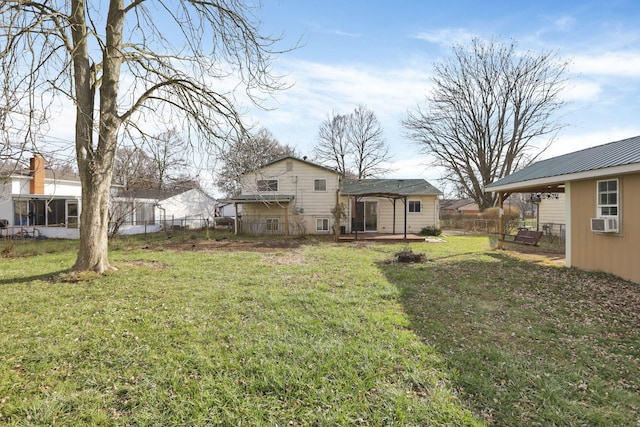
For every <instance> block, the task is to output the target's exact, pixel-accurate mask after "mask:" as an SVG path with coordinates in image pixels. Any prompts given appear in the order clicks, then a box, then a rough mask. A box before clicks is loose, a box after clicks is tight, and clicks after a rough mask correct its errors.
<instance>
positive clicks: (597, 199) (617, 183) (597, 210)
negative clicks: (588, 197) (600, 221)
mask: <svg viewBox="0 0 640 427" xmlns="http://www.w3.org/2000/svg"><path fill="white" fill-rule="evenodd" d="M609 181H615V182H616V204H615V205H609V204H600V183H601V182H609ZM614 206H615V208H616V212H617V213H616V215H603V214H602V209H601V208H603V207H614ZM620 207H621V204H620V180H619V179H618V178H611V179H601V180H598V181H596V217H598V218H620V211H621V209H620Z"/></svg>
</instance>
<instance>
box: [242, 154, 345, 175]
mask: <svg viewBox="0 0 640 427" xmlns="http://www.w3.org/2000/svg"><path fill="white" fill-rule="evenodd" d="M286 160H296V161H298V162H301V163H304V164H307V165H309V166H314V167H316V168H320V169H324V170H326V171H329V172H333V173H335V174H338V175H340V172H338V171H337V170H335V169H333V168H330V167H327V166H324V165H321V164H319V163H314V162H311V161H309V160H307V159H306V157H305V158H304V159H300V158H298V157H295V156H284V157H280V158H277V159H275V160H273V161H271V162H269V163H265V164H264V165H262V166H260V167H259V168H258V169H263V168H265V167H267V166H271V165H274V164H276V163H280V162H283V161H286ZM251 172H255V171H251ZM251 172H248V173H251Z"/></svg>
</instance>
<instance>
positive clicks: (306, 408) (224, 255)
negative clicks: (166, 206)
mask: <svg viewBox="0 0 640 427" xmlns="http://www.w3.org/2000/svg"><path fill="white" fill-rule="evenodd" d="M208 237H210V240H207V239H205V238H204V237H203V236H199V235H193V234H190V235H187V234H185V235H181V236H174V238H172V239H170V240H167V238H166V236H162V235H155V236H151V235H150V236H147V237H145V238H142V240H141V238H124V239H118V240H116V241H115V242H113V243H112V249H111V254H110V259H111V262H112V263H113V264H114V265H115V266H116V267H118V269H119V270H118V271H115V272H111V273H109V274H106V275H104V276H97V275H90V274H89V275H75V274H70V273H69V271H68V269H69V268H70V267H71V266H72V265H73V262H74V260H75V252H74V251H75V248H76V247H77V244H76V243H74V242H59V241H57V242H56V241H41V242H30V243H22V242H20V243H19V245H23V246H18V244H16V245H15V246H14V247H13V248H12V250H11V252H9V251H5V252H3V254H4V257H3V258H0V265H1V269H0V286H1V287H2V292H1V293H0V424H4V425H16V426H17V425H20V426H22V425H105V426H111V425H114V426H117V425H185V426H187V425H189V426H190V425H224V426H227V425H305V426H306V425H318V426H319V425H323V426H324V425H327V426H330V425H371V426H380V425H393V426H395V425H401V426H405V425H406V426H414V425H482V424H495V425H523V424H528V425H536V424H539V425H549V424H561V425H585V424H586V425H636V424H637V423H638V421H639V420H640V415H639V413H640V398H639V397H638V396H639V392H640V380H639V379H638V378H640V372H639V361H638V359H639V357H640V354H639V350H638V349H639V348H640V345H639V344H640V339H639V336H638V326H639V325H640V322H638V320H639V319H638V317H639V316H640V310H638V307H639V306H640V304H638V300H639V299H640V298H638V296H639V295H640V291H638V285H633V284H629V283H627V282H624V281H621V280H619V279H616V278H613V277H610V276H606V275H601V274H595V273H584V272H578V271H574V270H569V269H560V268H557V267H553V266H549V265H540V264H535V263H532V262H531V261H526V260H523V259H519V258H516V257H513V256H509V255H508V253H506V252H496V251H491V250H489V249H488V248H489V241H488V239H487V238H486V237H478V236H475V237H448V238H447V240H448V242H447V243H412V244H411V245H410V248H411V249H412V250H413V251H415V252H421V253H425V254H426V255H427V258H428V261H427V262H426V263H423V264H411V265H406V264H398V263H394V262H391V261H392V260H393V255H394V253H396V252H398V251H400V250H403V249H406V245H398V244H365V243H357V244H344V243H343V244H336V243H334V242H331V241H322V240H316V239H311V238H308V239H291V240H289V241H287V242H285V243H286V244H282V242H279V241H277V240H259V241H248V240H247V239H244V240H242V241H237V240H235V239H234V238H233V237H232V236H230V235H219V234H212V235H210V236H208ZM216 239H217V240H216ZM2 244H5V245H6V244H7V243H6V242H4V243H2ZM0 245H1V244H0ZM29 245H31V246H29ZM2 248H3V246H0V250H2ZM613 290H615V291H616V292H617V291H618V290H619V291H620V297H612V295H615V293H616V292H613ZM623 303H626V305H625V304H623Z"/></svg>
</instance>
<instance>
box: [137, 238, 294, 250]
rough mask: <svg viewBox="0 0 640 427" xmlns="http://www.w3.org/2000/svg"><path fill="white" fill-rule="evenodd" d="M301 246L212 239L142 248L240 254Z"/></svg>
mask: <svg viewBox="0 0 640 427" xmlns="http://www.w3.org/2000/svg"><path fill="white" fill-rule="evenodd" d="M300 246H301V242H298V241H295V240H273V241H271V240H269V241H251V240H246V241H243V240H232V239H212V240H197V241H186V242H166V243H162V244H158V245H154V246H149V245H148V246H144V247H143V249H152V250H153V249H155V250H157V249H161V248H162V249H166V250H172V251H189V252H190V251H203V252H207V251H240V252H274V251H282V250H294V249H297V248H299V247H300Z"/></svg>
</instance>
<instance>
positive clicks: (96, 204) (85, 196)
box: [73, 165, 112, 273]
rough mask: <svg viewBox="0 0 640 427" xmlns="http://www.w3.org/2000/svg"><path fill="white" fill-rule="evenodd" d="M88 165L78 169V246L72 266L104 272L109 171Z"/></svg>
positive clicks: (76, 268) (106, 245) (107, 224)
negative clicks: (76, 255) (104, 172)
mask: <svg viewBox="0 0 640 427" xmlns="http://www.w3.org/2000/svg"><path fill="white" fill-rule="evenodd" d="M92 169H94V168H93V167H91V166H90V165H88V166H87V167H84V168H83V169H82V170H81V171H80V175H81V180H82V212H81V213H80V247H79V248H78V258H77V259H76V263H75V265H74V267H73V269H74V270H76V271H95V272H97V273H104V271H105V270H108V269H111V268H112V267H111V266H110V265H109V259H108V227H109V190H110V187H111V173H108V176H106V177H105V176H103V175H102V174H103V172H101V171H94V170H92Z"/></svg>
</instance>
